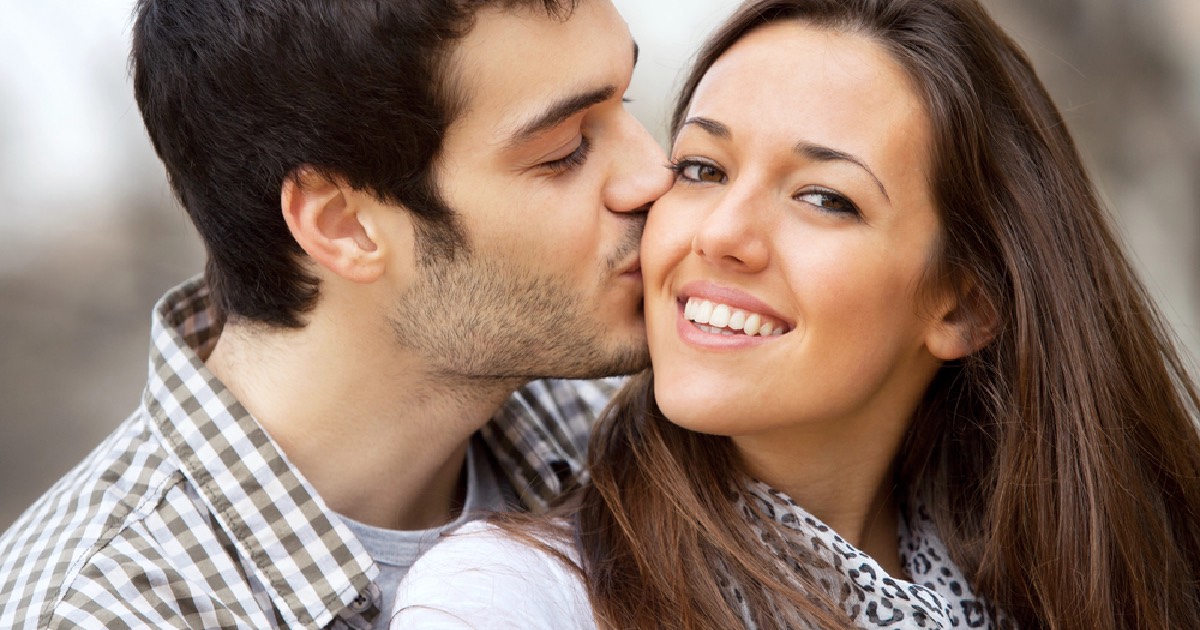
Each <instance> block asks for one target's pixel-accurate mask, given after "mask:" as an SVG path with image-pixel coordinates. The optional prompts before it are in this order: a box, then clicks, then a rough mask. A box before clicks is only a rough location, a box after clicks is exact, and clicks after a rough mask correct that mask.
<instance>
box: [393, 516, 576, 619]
mask: <svg viewBox="0 0 1200 630" xmlns="http://www.w3.org/2000/svg"><path fill="white" fill-rule="evenodd" d="M577 562H578V555H577V554H576V553H575V551H574V548H573V546H572V545H570V544H569V543H568V541H566V540H564V539H562V538H560V537H556V536H553V535H551V534H549V533H535V532H529V533H528V534H527V535H526V534H521V535H518V534H515V533H513V532H509V531H508V530H505V529H503V528H501V527H498V526H496V525H494V524H491V523H487V522H482V521H476V522H471V523H467V524H466V525H463V526H462V527H460V528H459V529H458V530H456V531H454V532H453V533H451V534H449V535H447V536H446V537H444V538H443V539H442V540H441V541H440V542H438V544H437V545H435V546H434V547H433V548H432V549H430V550H429V551H428V552H427V553H426V554H425V555H423V556H421V558H420V559H419V560H417V562H416V563H415V564H414V565H413V567H412V569H410V570H409V572H408V575H407V576H406V577H405V578H404V581H403V582H401V584H400V588H399V590H398V591H397V595H396V606H395V608H394V611H395V612H394V613H393V616H392V625H391V627H392V628H393V630H394V629H397V628H418V627H419V628H442V629H447V630H448V629H452V628H453V629H462V628H472V629H474V630H481V629H484V628H497V629H499V628H530V629H542V628H544V629H546V630H550V629H552V628H564V627H570V628H594V622H593V621H592V610H591V606H590V605H589V604H588V598H587V592H586V590H585V589H584V585H583V580H582V576H581V575H580V573H579V572H578V569H577V568H576V566H577Z"/></svg>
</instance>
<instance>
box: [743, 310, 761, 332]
mask: <svg viewBox="0 0 1200 630" xmlns="http://www.w3.org/2000/svg"><path fill="white" fill-rule="evenodd" d="M761 325H762V317H760V316H759V315H758V313H752V314H751V315H750V316H749V317H747V318H746V324H745V325H744V326H742V330H744V331H746V334H747V335H750V336H751V337H753V336H754V335H757V334H758V329H759V326H761Z"/></svg>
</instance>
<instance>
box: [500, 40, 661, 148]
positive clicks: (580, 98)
mask: <svg viewBox="0 0 1200 630" xmlns="http://www.w3.org/2000/svg"><path fill="white" fill-rule="evenodd" d="M639 54H640V49H639V48H638V43H637V42H636V41H635V42H633V65H634V66H637V62H638V55H639ZM616 93H617V88H616V87H615V86H612V85H606V86H604V87H602V88H599V89H595V90H591V91H588V92H583V93H580V94H575V95H572V96H568V97H566V98H563V99H560V100H558V101H556V102H555V103H553V104H551V105H550V106H549V107H547V108H546V109H545V110H544V111H543V112H542V113H540V114H538V115H537V116H534V117H533V118H532V119H530V120H529V121H527V122H525V123H523V124H521V125H518V126H517V131H516V132H514V133H513V134H512V136H510V137H509V140H508V142H507V143H505V144H506V146H508V147H513V146H516V145H518V144H521V143H522V142H525V141H526V140H529V139H530V138H532V137H534V136H536V135H538V134H539V133H542V132H543V131H546V130H547V129H551V128H553V127H554V126H555V125H558V124H559V123H561V122H562V121H564V120H566V119H568V118H570V117H571V116H574V115H575V114H578V113H579V112H581V111H583V110H585V109H587V108H589V107H591V106H593V105H598V104H600V103H603V102H604V101H607V100H608V99H610V98H612V97H613V95H614V94H616Z"/></svg>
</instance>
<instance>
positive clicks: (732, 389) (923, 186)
mask: <svg viewBox="0 0 1200 630" xmlns="http://www.w3.org/2000/svg"><path fill="white" fill-rule="evenodd" d="M673 128H674V133H675V140H674V147H673V151H672V155H673V165H672V168H673V169H674V170H675V172H676V175H677V181H676V184H675V187H674V188H673V189H672V190H671V191H670V192H669V193H668V194H667V195H666V196H665V197H663V199H662V200H660V201H659V202H658V203H657V204H656V206H655V208H654V210H652V211H651V213H650V218H649V221H648V223H647V226H646V231H645V236H644V240H643V254H642V262H643V275H644V281H645V290H646V319H647V331H648V335H649V339H650V350H651V356H652V359H653V363H654V370H653V372H654V373H653V376H652V377H651V376H650V375H643V376H642V377H639V378H637V379H635V380H634V381H633V382H631V383H630V385H629V386H628V387H627V388H626V389H625V390H624V391H623V393H622V395H621V396H620V398H619V399H618V401H616V402H615V403H614V405H613V407H612V408H611V410H610V413H609V414H608V416H607V417H606V418H605V420H604V421H603V422H602V423H601V424H600V425H599V426H598V427H597V429H596V433H595V435H594V436H593V440H592V444H591V453H590V462H589V465H590V466H591V472H592V478H593V481H592V484H591V485H590V486H588V487H587V488H584V489H583V490H582V491H581V493H579V494H578V495H577V496H576V497H575V499H574V502H573V503H572V504H571V505H569V506H568V508H567V510H566V511H565V512H564V514H565V518H563V519H560V520H557V521H551V522H549V523H543V524H542V525H541V526H539V527H535V528H533V529H529V528H528V527H527V526H522V525H521V524H520V523H514V522H504V521H499V522H498V526H497V524H491V525H482V526H474V527H469V528H468V529H467V531H466V532H464V533H463V534H462V535H458V536H453V537H451V538H449V539H448V540H447V541H445V542H444V543H442V544H441V545H439V546H438V547H437V548H435V549H434V550H433V552H431V553H430V554H429V555H428V556H426V557H425V558H424V559H423V560H422V561H421V562H419V563H418V565H417V566H416V567H414V569H413V572H412V573H411V574H410V576H409V581H408V582H406V583H405V585H403V586H402V587H401V591H400V595H399V599H398V603H397V609H398V610H400V612H399V614H398V615H397V617H396V618H395V619H394V622H393V627H394V628H398V627H403V628H438V627H447V628H458V627H472V628H483V627H491V628H505V627H521V628H568V627H570V628H575V627H600V628H613V629H616V628H622V629H623V628H660V627H667V628H704V629H708V628H711V629H717V628H731V627H753V628H785V627H818V628H836V627H904V628H909V627H913V628H922V627H924V628H930V627H932V628H949V627H1020V628H1055V629H1072V628H1079V629H1084V628H1086V629H1089V630H1091V629H1098V628H1099V629H1104V628H1184V627H1200V621H1198V620H1200V595H1198V591H1200V586H1198V585H1200V436H1198V434H1197V428H1196V422H1197V419H1198V417H1200V396H1198V395H1197V388H1196V386H1195V385H1194V384H1193V383H1192V381H1190V380H1189V377H1188V375H1187V373H1186V370H1185V368H1184V367H1183V364H1182V363H1181V361H1180V359H1179V357H1178V355H1177V354H1176V352H1175V350H1174V349H1173V347H1172V343H1171V341H1170V339H1169V336H1168V334H1167V332H1166V330H1165V328H1164V326H1163V324H1162V323H1161V320H1160V319H1159V317H1158V315H1157V314H1156V313H1155V311H1154V309H1153V307H1152V306H1151V304H1150V301H1149V299H1148V298H1147V296H1146V292H1145V290H1144V289H1143V287H1142V286H1141V284H1140V283H1139V282H1138V280H1137V279H1136V278H1135V276H1134V273H1133V271H1132V270H1131V268H1130V265H1129V264H1128V262H1127V260H1126V259H1125V258H1124V256H1123V255H1122V253H1121V251H1120V248H1119V246H1118V245H1117V243H1116V242H1115V239H1114V238H1113V236H1112V233H1111V230H1110V228H1109V227H1108V225H1107V220H1106V216H1105V213H1104V211H1103V210H1102V208H1101V207H1100V205H1099V203H1098V201H1097V199H1096V196H1095V193H1094V192H1093V190H1092V186H1091V184H1090V182H1089V181H1088V179H1087V177H1086V175H1085V173H1084V169H1083V167H1082V165H1081V162H1080V159H1079V156H1078V155H1077V153H1076V151H1075V148H1074V145H1073V142H1072V140H1071V138H1070V136H1069V135H1068V133H1067V131H1066V127H1065V125H1064V124H1063V121H1062V119H1061V117H1060V116H1059V114H1058V112H1057V110H1056V109H1055V107H1054V105H1053V104H1052V103H1051V101H1050V99H1049V97H1048V96H1047V94H1046V92H1045V90H1044V89H1043V88H1042V86H1041V84H1040V82H1039V81H1038V79H1037V77H1036V75H1035V73H1034V72H1033V70H1032V69H1031V67H1030V65H1029V63H1028V61H1027V60H1026V58H1025V57H1024V55H1023V54H1022V53H1021V52H1020V50H1019V49H1018V48H1017V46H1016V45H1015V44H1014V43H1013V42H1012V41H1011V40H1010V39H1009V38H1008V37H1007V36H1006V35H1005V34H1004V33H1003V32H1002V31H1001V29H1000V28H999V27H998V26H997V25H996V24H995V23H994V22H993V21H992V20H991V19H990V18H989V17H988V16H987V14H986V12H985V11H984V9H983V8H982V7H981V6H980V5H979V4H978V3H977V2H976V1H975V0H752V1H751V2H749V3H747V4H746V5H744V6H743V7H742V8H741V9H740V10H739V11H738V12H737V13H736V15H734V16H733V17H732V18H731V19H730V21H729V22H728V23H727V24H726V25H725V26H724V27H723V28H722V29H720V31H719V32H718V33H717V34H716V35H715V36H714V37H713V38H712V39H711V40H710V41H709V43H708V44H707V46H705V48H704V49H703V50H702V51H701V53H700V55H699V57H698V60H697V63H696V66H695V68H694V70H693V71H692V74H691V76H690V78H689V80H688V81H687V83H686V84H685V87H684V89H683V92H682V94H681V96H680V98H679V102H678V106H677V108H676V112H675V116H674V120H673ZM523 527H524V528H523ZM897 533H898V534H899V535H898V536H897Z"/></svg>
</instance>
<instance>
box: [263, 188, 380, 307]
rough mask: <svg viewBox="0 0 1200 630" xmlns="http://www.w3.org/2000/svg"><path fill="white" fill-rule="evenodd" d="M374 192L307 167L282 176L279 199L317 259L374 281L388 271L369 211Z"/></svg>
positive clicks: (302, 242) (340, 271) (357, 277)
mask: <svg viewBox="0 0 1200 630" xmlns="http://www.w3.org/2000/svg"><path fill="white" fill-rule="evenodd" d="M369 199H371V196H370V195H363V194H359V193H358V192H357V191H354V190H352V189H351V188H349V187H348V186H347V185H346V184H345V183H344V182H341V181H337V180H334V179H331V178H329V177H326V176H324V175H322V174H320V173H318V172H316V171H315V170H313V169H311V168H308V167H300V168H298V169H296V170H295V171H293V172H292V173H291V174H290V175H289V176H288V177H287V179H285V180H284V182H283V187H282V189H281V191H280V205H281V206H282V209H283V218H284V220H285V221H286V222H287V226H288V230H290V231H291V233H292V237H293V238H295V239H296V242H297V243H299V244H300V247H301V248H303V249H304V251H305V252H306V253H307V254H308V256H309V257H310V258H312V259H313V261H314V262H316V263H317V264H319V265H321V266H322V267H324V268H326V269H328V270H329V271H331V272H332V273H334V274H336V275H338V276H341V277H343V278H345V279H347V280H351V281H353V282H361V283H369V282H374V281H375V280H377V279H378V278H379V277H380V276H381V275H382V274H383V271H384V261H383V256H382V252H381V251H380V247H379V239H378V238H377V235H376V234H375V225H374V223H373V222H372V221H371V219H370V214H371V213H370V212H366V210H367V209H366V208H363V207H361V206H362V205H363V204H364V203H365V202H367V200H369Z"/></svg>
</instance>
